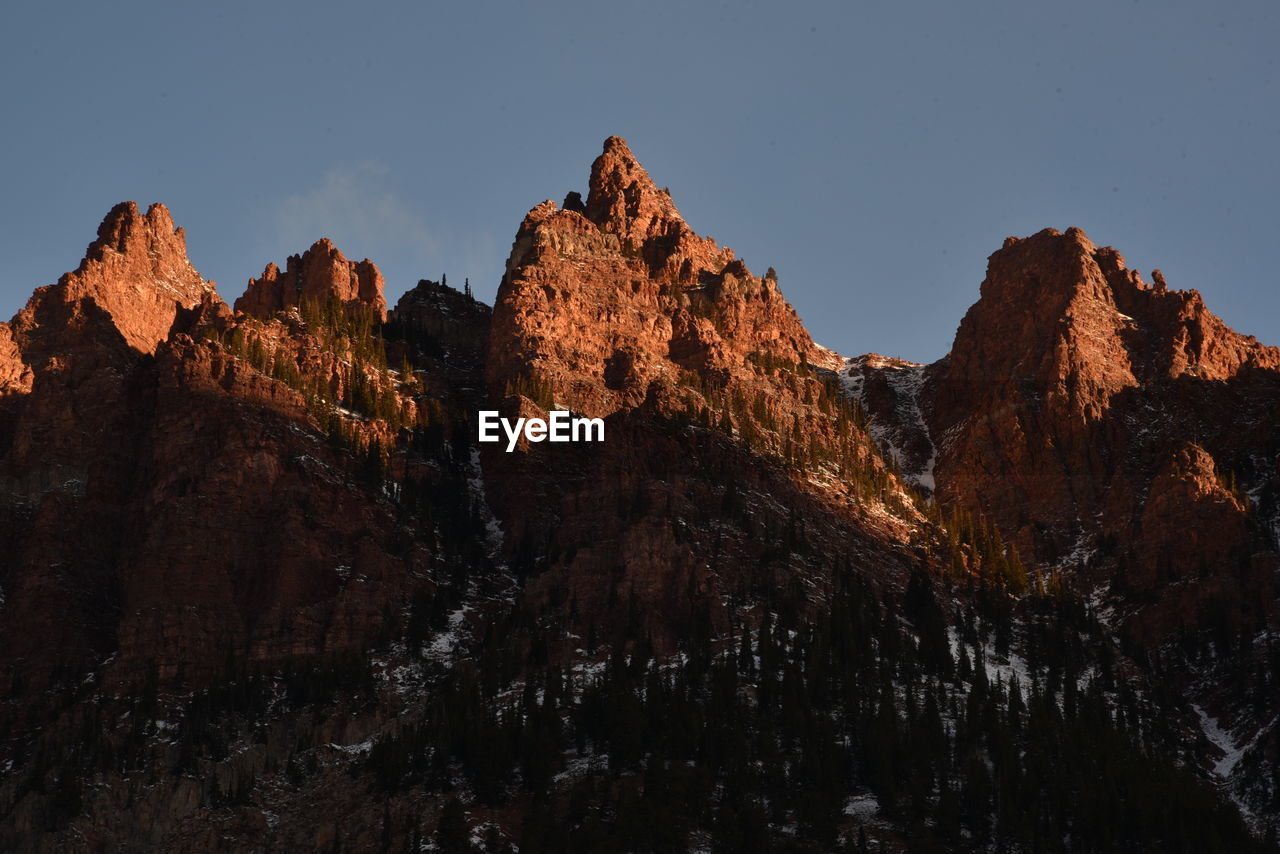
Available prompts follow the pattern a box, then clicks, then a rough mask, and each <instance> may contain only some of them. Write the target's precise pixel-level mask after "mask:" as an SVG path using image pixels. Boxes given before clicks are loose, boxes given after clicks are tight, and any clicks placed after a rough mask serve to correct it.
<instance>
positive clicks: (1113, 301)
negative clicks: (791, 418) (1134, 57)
mask: <svg viewBox="0 0 1280 854" xmlns="http://www.w3.org/2000/svg"><path fill="white" fill-rule="evenodd" d="M1154 278H1155V280H1156V284H1155V285H1148V284H1146V283H1145V282H1143V280H1142V278H1141V277H1140V276H1139V275H1138V273H1137V272H1136V271H1133V270H1129V269H1127V268H1126V267H1125V264H1124V260H1123V258H1121V256H1120V255H1119V253H1117V252H1116V251H1115V250H1114V249H1110V248H1101V249H1099V248H1097V247H1095V246H1094V245H1093V243H1092V242H1090V241H1089V239H1088V238H1087V237H1086V236H1085V235H1084V233H1083V232H1081V231H1080V230H1079V229H1069V230H1068V231H1067V232H1066V233H1065V234H1060V233H1058V232H1056V231H1054V230H1052V229H1050V230H1046V231H1042V232H1040V233H1039V234H1036V235H1034V236H1032V237H1029V238H1026V239H1023V240H1017V239H1013V238H1011V239H1010V240H1008V241H1006V243H1005V246H1004V248H1003V249H1001V250H1000V251H999V252H996V253H995V254H994V255H992V256H991V261H990V266H989V268H988V272H987V278H986V280H985V281H984V282H983V284H982V298H981V299H980V300H979V301H978V302H977V303H976V304H975V305H974V306H973V308H971V309H970V310H969V313H968V314H967V315H966V316H965V318H964V320H963V321H962V322H961V324H960V329H959V331H958V332H957V333H956V339H955V344H954V346H953V348H952V351H951V353H950V355H949V356H948V357H947V358H946V359H945V360H943V361H942V362H939V363H938V364H936V365H934V366H933V367H932V368H931V369H930V375H931V381H930V383H929V385H928V391H927V393H926V397H927V401H926V406H925V409H926V411H927V413H928V420H929V427H930V432H931V434H932V435H933V437H934V440H935V442H937V444H938V446H939V454H938V460H937V465H936V473H937V481H938V495H939V499H940V500H941V501H942V503H943V504H944V505H958V506H966V507H971V508H980V509H981V510H982V511H983V512H985V513H987V514H989V515H990V516H991V517H993V518H994V519H995V520H997V521H998V522H999V523H1000V524H1001V526H1002V527H1003V528H1004V529H1005V530H1006V531H1007V532H1008V533H1009V534H1010V535H1011V536H1012V537H1014V538H1015V539H1016V541H1017V542H1018V543H1019V544H1020V545H1021V546H1022V547H1023V548H1024V549H1025V550H1027V551H1028V552H1031V553H1036V554H1038V555H1039V556H1040V557H1041V558H1042V559H1043V560H1045V561H1046V562H1049V563H1057V562H1059V561H1064V560H1068V561H1069V560H1070V558H1069V555H1070V553H1072V552H1073V550H1076V549H1078V550H1079V552H1078V554H1077V556H1076V558H1075V560H1079V561H1082V560H1083V556H1084V555H1086V554H1087V553H1089V552H1094V551H1096V549H1097V546H1098V545H1099V542H1100V541H1103V542H1102V544H1103V545H1107V546H1108V547H1110V543H1112V542H1113V541H1117V542H1123V543H1125V544H1131V543H1141V544H1142V545H1141V546H1140V547H1139V548H1138V549H1137V551H1138V552H1139V553H1140V554H1141V555H1145V556H1147V557H1151V556H1153V555H1155V554H1156V553H1159V552H1161V551H1162V550H1163V551H1167V552H1169V558H1170V560H1172V563H1171V566H1175V567H1182V566H1184V565H1186V564H1191V565H1196V564H1199V563H1200V562H1202V561H1206V562H1207V563H1208V564H1210V565H1212V564H1213V563H1215V562H1220V561H1221V560H1223V559H1225V558H1226V556H1227V555H1234V556H1235V558H1232V559H1236V558H1239V557H1241V556H1242V555H1245V554H1246V553H1247V552H1248V551H1249V550H1250V549H1252V548H1254V547H1256V546H1261V545H1265V543H1261V542H1255V541H1254V540H1252V539H1250V536H1249V535H1248V534H1247V533H1246V528H1247V527H1248V526H1246V525H1245V524H1244V515H1245V513H1246V511H1245V509H1244V506H1243V505H1242V504H1241V502H1240V501H1239V500H1237V499H1233V498H1231V497H1230V496H1229V491H1228V487H1227V486H1226V484H1227V482H1228V481H1230V480H1231V479H1232V477H1233V476H1234V477H1236V478H1237V479H1238V480H1239V482H1240V483H1241V484H1243V483H1244V482H1245V480H1246V475H1249V476H1251V477H1252V478H1253V479H1256V478H1257V477H1261V478H1263V479H1264V480H1265V479H1267V478H1270V477H1272V476H1273V474H1274V472H1273V471H1267V470H1266V469H1265V467H1264V468H1263V470H1262V471H1255V469H1256V468H1257V466H1258V460H1257V459H1256V454H1254V451H1256V450H1260V449H1261V447H1264V446H1265V445H1266V443H1267V442H1268V441H1270V440H1269V439H1267V438H1266V436H1265V435H1264V434H1265V433H1266V432H1268V430H1269V428H1268V427H1267V426H1266V425H1269V424H1273V423H1274V420H1273V419H1274V413H1273V411H1272V409H1273V404H1272V403H1271V402H1272V401H1274V400H1275V398H1274V396H1273V394H1274V391H1275V389H1276V387H1277V374H1276V369H1277V368H1278V367H1280V350H1277V349H1276V348H1274V347H1266V346H1263V345H1261V344H1259V343H1258V342H1257V341H1256V340H1255V339H1253V338H1252V337H1250V336H1245V335H1240V334H1238V333H1236V332H1234V331H1233V330H1231V329H1230V328H1228V327H1227V326H1226V325H1225V324H1224V323H1223V322H1222V321H1221V320H1220V319H1219V318H1217V317H1216V316H1215V315H1214V314H1212V313H1211V312H1210V311H1209V310H1208V309H1207V308H1205V305H1204V301H1203V300H1202V299H1201V297H1200V294H1199V293H1198V292H1196V291H1175V290H1169V289H1168V287H1167V286H1166V284H1165V281H1164V277H1163V276H1162V275H1160V274H1159V272H1158V271H1157V273H1156V274H1155V275H1154ZM1172 471H1181V472H1183V473H1184V474H1186V476H1193V477H1195V478H1197V479H1198V480H1199V481H1200V483H1201V485H1200V487H1199V488H1198V490H1196V491H1195V492H1194V495H1195V496H1196V497H1195V498H1194V502H1195V503H1196V504H1197V505H1198V504H1199V503H1200V502H1202V501H1205V500H1209V498H1208V497H1209V496H1216V498H1215V499H1214V500H1215V501H1217V502H1218V504H1216V505H1215V506H1220V512H1218V511H1215V512H1214V513H1210V514H1207V515H1204V516H1200V517H1198V518H1201V519H1202V520H1203V524H1202V525H1201V526H1199V527H1202V528H1203V529H1204V534H1202V535H1199V536H1196V535H1193V534H1194V531H1193V530H1188V529H1187V527H1186V526H1187V524H1188V523H1189V522H1190V521H1191V519H1188V518H1183V514H1181V513H1180V512H1179V511H1175V510H1174V508H1173V506H1172V505H1171V503H1170V502H1171V501H1172V504H1177V503H1178V502H1176V501H1173V500H1172V499H1171V498H1170V496H1169V494H1168V493H1167V489H1166V487H1168V483H1167V481H1168V479H1169V478H1170V477H1172V476H1173V475H1170V474H1169V472H1172ZM1192 472H1194V473H1195V474H1194V475H1192V474H1190V473H1192ZM1232 473H1234V475H1233V474H1232ZM1219 482H1221V484H1219ZM1191 495H1192V494H1191V493H1188V494H1187V496H1186V497H1187V500H1189V501H1190V500H1192V498H1191ZM1157 506H1158V507H1160V508H1162V509H1161V510H1159V511H1157V510H1155V509H1154V508H1155V507H1157ZM1221 513H1226V514H1227V515H1228V516H1232V515H1233V514H1234V517H1235V519H1234V521H1233V522H1230V523H1228V522H1227V521H1226V520H1225V519H1224V518H1223V517H1222V516H1221ZM1210 531H1212V532H1213V533H1212V534H1210V533H1209V532H1210ZM1175 553H1176V555H1175ZM1162 560H1163V558H1162ZM1149 570H1150V567H1149V566H1148V567H1147V569H1135V571H1134V572H1133V573H1132V577H1133V580H1134V581H1136V582H1141V581H1142V580H1143V579H1151V578H1154V575H1153V574H1152V573H1151V572H1150V571H1149Z"/></svg>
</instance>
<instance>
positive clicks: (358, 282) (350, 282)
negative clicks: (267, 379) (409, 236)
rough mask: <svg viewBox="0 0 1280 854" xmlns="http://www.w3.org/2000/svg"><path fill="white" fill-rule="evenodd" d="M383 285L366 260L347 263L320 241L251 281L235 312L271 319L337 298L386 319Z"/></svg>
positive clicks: (326, 240) (325, 240) (330, 245)
mask: <svg viewBox="0 0 1280 854" xmlns="http://www.w3.org/2000/svg"><path fill="white" fill-rule="evenodd" d="M383 286H384V282H383V279H382V273H381V272H380V271H379V270H378V267H377V265H376V264H374V263H373V262H372V261H370V260H369V259H368V258H366V259H364V260H363V261H349V260H347V257H346V256H345V255H343V254H342V252H341V251H340V250H339V249H338V247H336V246H334V245H333V241H331V240H329V238H327V237H325V238H321V239H320V240H317V241H316V242H315V243H313V244H312V245H311V248H309V249H308V250H307V251H306V252H303V253H302V254H301V255H290V256H289V260H288V261H287V262H286V263H285V270H284V272H283V273H281V272H280V268H279V267H277V266H276V265H275V264H274V263H271V264H268V265H267V267H266V269H265V270H263V271H262V275H261V276H260V277H258V278H256V279H250V280H249V285H248V287H247V288H245V292H244V296H242V297H240V298H239V299H238V300H236V304H235V307H236V311H243V312H245V313H246V314H252V315H254V316H256V317H264V318H265V317H270V316H271V315H272V314H274V313H275V312H277V311H283V310H285V309H288V308H290V307H292V306H295V305H299V304H300V303H302V302H304V301H309V300H314V301H316V302H324V301H326V300H328V299H330V298H331V297H336V298H337V299H338V300H340V301H341V302H344V303H348V304H351V303H363V304H365V305H368V306H370V307H371V308H373V310H374V311H375V312H376V313H377V315H378V317H379V319H385V318H386V315H387V301H386V297H384V296H383Z"/></svg>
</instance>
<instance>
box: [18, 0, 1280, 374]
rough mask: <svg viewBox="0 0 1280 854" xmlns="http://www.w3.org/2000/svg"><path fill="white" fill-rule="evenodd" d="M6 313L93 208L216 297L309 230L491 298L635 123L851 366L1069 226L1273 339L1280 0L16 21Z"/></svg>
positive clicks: (346, 11)
mask: <svg viewBox="0 0 1280 854" xmlns="http://www.w3.org/2000/svg"><path fill="white" fill-rule="evenodd" d="M4 29H5V34H4V36H3V37H2V38H3V41H2V44H0V47H2V48H3V49H0V92H2V93H3V94H2V95H0V98H2V99H3V100H2V105H3V115H4V117H5V118H4V122H3V125H4V129H3V132H2V133H0V150H2V151H3V152H4V154H5V157H4V164H5V166H4V169H3V170H0V192H2V194H3V198H4V201H5V204H4V205H3V211H2V212H0V218H2V220H3V222H0V235H2V237H0V240H2V241H3V242H2V244H0V249H3V251H4V257H5V260H6V263H5V275H4V277H3V278H0V316H3V317H8V316H9V315H11V314H12V313H13V312H14V311H16V310H17V309H18V308H19V307H20V306H21V305H22V303H23V302H24V301H25V300H26V298H27V296H28V295H29V294H30V292H31V290H32V289H33V288H35V287H37V286H39V285H43V284H48V283H51V282H53V281H55V280H56V279H57V277H58V276H59V275H60V274H61V273H62V272H64V271H65V270H68V269H71V268H73V267H74V266H75V265H76V264H77V263H78V261H79V259H80V257H81V255H82V254H83V250H84V247H85V245H86V244H87V243H88V242H89V241H90V239H92V237H93V235H94V231H95V229H96V227H97V224H98V222H99V221H100V219H101V217H102V216H103V215H104V214H105V213H106V211H107V210H108V209H109V208H110V207H111V205H113V204H114V203H116V202H119V201H122V200H125V199H133V200H135V201H137V202H139V203H140V204H143V205H145V204H147V203H150V202H152V201H163V202H164V203H165V204H167V205H168V206H169V207H170V208H171V209H172V210H173V213H174V217H175V219H176V220H177V222H178V223H179V224H181V225H183V226H185V227H186V229H187V235H188V243H189V248H190V255H191V258H192V261H193V262H194V263H195V265H196V266H197V267H198V268H199V269H200V271H201V272H202V273H203V274H204V275H205V276H206V278H212V279H215V280H217V282H218V287H219V291H220V292H221V293H222V294H223V296H224V298H226V299H228V300H231V299H234V298H235V297H236V296H238V295H239V294H240V293H241V291H242V290H243V288H244V283H245V281H246V279H247V278H248V277H249V276H252V275H257V274H258V273H259V272H260V271H261V269H262V267H263V266H264V265H265V264H266V262H268V261H273V260H274V261H277V262H281V261H283V260H284V258H285V257H286V256H287V255H289V254H291V253H295V252H300V251H302V250H303V249H305V248H306V246H308V245H309V244H310V243H311V242H312V241H314V240H315V239H317V238H319V237H321V236H328V237H331V238H333V239H334V240H335V242H336V243H337V245H338V246H339V247H340V248H341V249H342V250H343V251H344V252H346V253H347V254H348V255H349V256H352V257H356V258H360V257H364V256H368V257H370V258H372V259H373V260H374V261H376V262H377V263H378V264H379V266H380V267H381V268H382V269H383V271H384V273H385V274H386V277H387V282H388V296H389V298H391V300H392V301H394V299H395V297H397V296H398V295H399V294H400V293H401V292H403V291H404V290H406V289H407V288H408V287H411V286H412V285H413V284H414V283H415V282H416V281H417V280H418V279H419V278H421V277H424V276H429V277H431V278H438V277H439V275H440V274H441V273H442V272H447V273H448V275H449V279H450V282H451V283H456V284H457V285H459V286H460V285H461V284H462V280H463V278H464V277H469V278H470V279H471V282H472V285H473V287H474V289H475V291H476V293H477V295H478V296H480V297H481V298H484V299H491V298H492V296H493V293H494V291H495V290H496V287H497V283H498V279H499V277H500V275H501V271H502V265H503V262H504V260H505V257H506V254H507V252H508V250H509V248H510V245H511V240H512V237H513V236H514V233H515V229H516V227H517V225H518V224H519V222H520V219H521V217H522V216H523V214H524V213H525V212H526V211H527V210H528V209H529V208H531V207H533V206H534V205H535V204H537V203H538V202H540V201H542V200H543V199H547V198H551V199H555V200H556V201H559V200H561V199H562V198H563V197H564V194H565V193H566V192H567V191H568V190H573V189H577V190H580V191H585V189H586V180H587V175H588V170H589V167H590V164H591V161H592V159H593V158H594V157H595V156H596V155H597V154H598V153H599V150H600V145H601V143H602V141H603V140H604V138H605V137H606V136H609V135H611V134H617V135H620V136H623V137H626V138H627V139H628V141H629V142H630V143H631V146H632V149H633V150H634V151H635V153H636V155H637V156H638V157H639V158H640V160H641V162H643V163H644V164H645V165H646V166H647V167H648V168H649V171H650V172H651V174H652V175H653V177H654V180H655V181H657V183H658V184H659V185H660V186H667V187H669V188H670V189H671V191H672V194H673V196H674V198H675V201H676V203H677V205H678V206H679V207H680V209H681V211H682V213H683V214H684V216H685V218H686V219H687V220H688V221H689V223H690V224H691V225H692V226H693V227H694V228H695V229H696V230H698V231H699V232H701V233H703V234H707V235H710V236H712V237H714V238H716V239H717V240H718V241H720V242H721V243H723V244H726V245H729V246H732V247H733V248H734V249H735V250H736V251H737V253H738V255H739V256H740V257H742V258H744V259H745V260H746V262H747V263H748V265H749V266H751V267H752V269H754V270H756V271H757V272H762V271H763V270H764V269H765V268H767V267H769V266H773V267H775V268H776V269H777V270H778V273H779V277H780V283H781V285H782V288H783V292H784V293H785V294H786V295H787V296H788V298H789V299H790V300H791V302H792V303H793V304H794V305H795V306H796V308H797V310H798V311H799V312H800V315H801V317H802V318H803V319H804V320H805V322H806V324H807V325H808V326H809V328H810V330H811V331H812V332H813V334H814V337H815V338H816V339H817V340H818V341H820V342H822V343H824V344H826V345H828V346H830V347H832V348H833V349H837V350H839V351H841V352H844V353H847V354H857V353H862V352H866V351H872V350H874V351H878V352H881V353H885V354H888V355H895V356H901V357H905V358H912V359H916V360H920V361H927V360H932V359H935V358H937V357H939V356H941V355H943V354H944V353H945V352H946V351H947V350H948V349H949V348H950V344H951V340H952V337H953V335H954V332H955V327H956V325H957V323H958V322H959V320H960V317H961V316H962V315H963V313H964V311H965V310H966V308H967V307H968V306H969V304H970V303H972V302H973V301H974V300H975V299H976V298H977V294H978V285H979V283H980V282H981V279H982V275H983V271H984V269H985V265H986V256H987V255H989V254H990V253H991V252H993V251H995V250H996V249H997V248H999V246H1000V244H1001V241H1002V240H1003V238H1004V237H1005V236H1006V235H1010V234H1015V235H1025V234H1030V233H1033V232H1035V231H1038V230H1039V229H1041V228H1044V227H1047V226H1053V227H1057V228H1060V229H1065V228H1066V227H1068V226H1071V225H1076V226H1080V227H1082V228H1084V229H1085V231H1087V232H1088V233H1089V235H1090V237H1092V238H1093V239H1094V241H1095V242H1097V243H1099V244H1110V245H1113V246H1115V247H1117V248H1118V249H1119V250H1120V251H1121V252H1122V253H1123V254H1124V255H1125V257H1126V259H1128V261H1129V263H1130V266H1134V267H1137V268H1138V269H1140V270H1141V271H1142V273H1143V275H1144V276H1149V272H1150V270H1151V268H1152V267H1160V268H1161V269H1163V270H1164V272H1165V274H1166V276H1167V278H1168V280H1169V284H1170V287H1174V288H1190V287H1195V288H1199V289H1200V290H1201V291H1202V292H1203V293H1204V294H1205V297H1206V300H1207V301H1208V303H1209V306H1210V307H1211V308H1212V309H1213V310H1214V311H1216V312H1217V313H1218V314H1220V315H1222V316H1223V317H1224V318H1225V319H1226V320H1227V322H1228V323H1230V324H1232V325H1233V326H1235V327H1236V328H1238V329H1240V330H1241V331H1244V332H1249V333H1253V334H1256V335H1258V336H1259V337H1260V338H1262V339H1263V340H1264V341H1266V342H1268V343H1275V344H1280V288H1277V287H1276V285H1277V282H1276V272H1275V270H1276V265H1275V261H1274V258H1273V252H1272V247H1274V246H1275V245H1276V243H1277V240H1276V238H1275V236H1274V234H1273V232H1274V230H1275V228H1276V225H1277V214H1276V199H1277V198H1280V168H1278V167H1277V153H1278V152H1280V109H1278V107H1280V97H1278V96H1280V86H1278V84H1277V68H1276V56H1277V54H1278V53H1280V52H1278V51H1277V50H1276V49H1275V45H1276V44H1277V43H1278V41H1280V5H1277V4H1275V3H1273V2H1257V3H1252V2H1237V3H1208V2H1203V3H1194V4H1192V3H1176V2H1171V3H1152V2H1112V3H1090V2H1078V3H1073V4H1061V3H1054V4H1047V3H1045V4H1042V3H1026V2H1018V3H966V4H959V3H916V4H907V3H862V4H854V3H847V2H842V3H788V4H785V5H783V4H762V3H742V4H738V3H719V4H712V3H688V2H686V3H663V2H650V3H644V4H636V3H628V4H613V3H606V2H595V3H552V2H544V3H539V4H515V3H511V4H499V3H487V2H472V3H450V4H431V3H412V4H409V3H406V4H377V3H371V4H367V5H361V6H357V5H355V4H351V5H339V4H332V3H323V2H319V3H306V4H304V3H268V2H259V3H252V4H237V3H221V4H201V5H196V4H185V3H183V4H180V3H172V2H169V3H155V4H135V3H116V4H82V5H80V6H77V5H76V4H63V5H61V6H57V7H55V6H53V5H52V4H35V3H21V4H10V5H9V6H7V7H6V26H5V28H4Z"/></svg>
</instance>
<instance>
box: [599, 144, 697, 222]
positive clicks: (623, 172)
mask: <svg viewBox="0 0 1280 854" xmlns="http://www.w3.org/2000/svg"><path fill="white" fill-rule="evenodd" d="M586 216H587V219H589V220H591V221H592V222H594V223H596V224H597V225H599V226H600V227H601V228H602V229H603V230H604V231H607V232H611V233H613V234H617V235H618V236H620V237H623V238H626V239H629V240H633V241H635V242H636V243H643V242H644V241H645V240H648V239H649V238H652V237H658V236H662V235H670V234H677V233H679V231H680V227H681V226H683V225H684V220H683V219H681V217H680V212H679V211H678V210H676V205H675V202H673V201H672V200H671V194H670V193H668V192H667V191H666V190H660V189H658V187H657V185H655V184H654V183H653V179H652V178H650V177H649V173H648V172H646V171H645V168H644V167H643V166H641V165H640V162H639V161H638V160H636V158H635V155H634V154H632V153H631V149H630V148H629V147H627V142H626V140H624V139H623V138H622V137H618V136H611V137H609V138H608V139H606V140H605V141H604V151H603V152H602V153H601V154H600V156H599V157H597V158H596V159H595V162H594V163H592V164H591V183H590V191H589V192H588V194H587V203H586Z"/></svg>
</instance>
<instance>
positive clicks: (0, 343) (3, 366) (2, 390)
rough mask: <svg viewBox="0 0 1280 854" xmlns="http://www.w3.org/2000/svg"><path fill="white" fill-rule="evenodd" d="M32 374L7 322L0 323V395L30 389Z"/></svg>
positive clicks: (21, 392)
mask: <svg viewBox="0 0 1280 854" xmlns="http://www.w3.org/2000/svg"><path fill="white" fill-rule="evenodd" d="M32 379H33V375H32V373H31V368H30V366H28V365H27V363H26V361H24V360H23V358H22V351H21V350H20V349H19V348H18V343H17V342H16V341H15V340H14V338H13V331H12V330H11V329H10V328H9V324H7V323H0V397H5V396H7V395H11V394H23V393H25V392H28V391H31V381H32Z"/></svg>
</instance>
